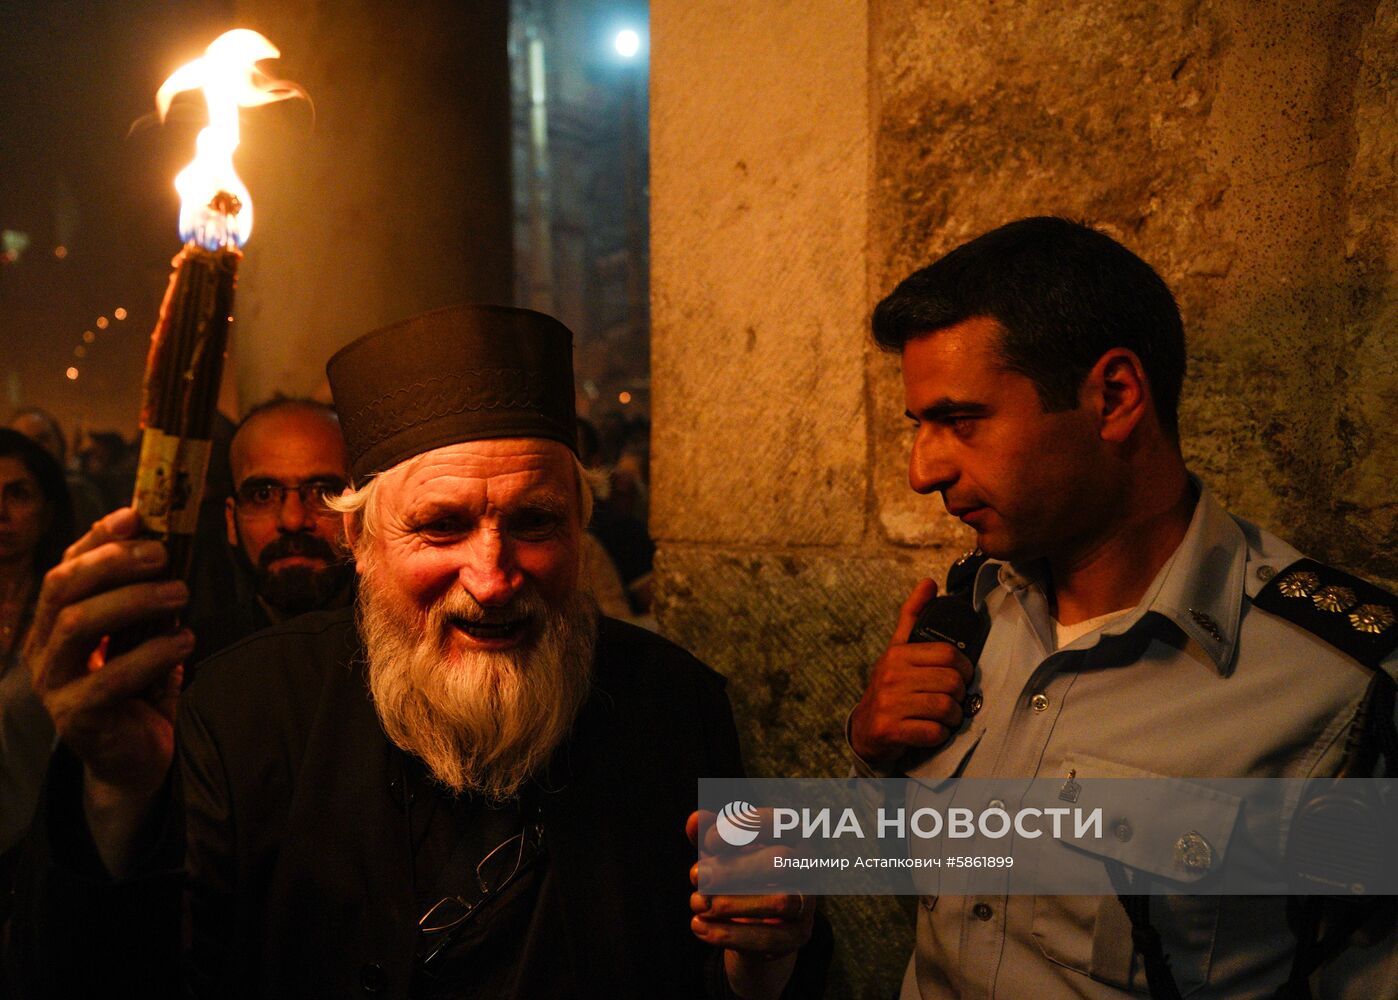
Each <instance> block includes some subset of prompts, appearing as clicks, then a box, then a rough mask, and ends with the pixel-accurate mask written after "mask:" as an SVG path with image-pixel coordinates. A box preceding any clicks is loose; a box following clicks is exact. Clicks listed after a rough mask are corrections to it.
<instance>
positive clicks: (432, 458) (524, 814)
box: [15, 306, 821, 1000]
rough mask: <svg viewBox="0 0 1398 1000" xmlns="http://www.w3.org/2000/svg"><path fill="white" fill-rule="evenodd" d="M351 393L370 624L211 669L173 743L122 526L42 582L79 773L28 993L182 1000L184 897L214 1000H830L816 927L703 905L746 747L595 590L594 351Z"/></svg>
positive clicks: (687, 665)
mask: <svg viewBox="0 0 1398 1000" xmlns="http://www.w3.org/2000/svg"><path fill="white" fill-rule="evenodd" d="M329 373H330V380H331V385H332V387H333V390H334V394H335V398H336V402H337V405H338V410H339V412H340V414H341V418H342V420H343V422H344V428H345V438H346V441H347V444H348V453H349V468H350V472H351V478H352V480H353V485H354V487H355V490H354V492H353V493H350V494H347V495H346V497H345V498H344V499H343V500H341V501H337V502H336V504H335V507H336V508H337V509H338V510H340V511H342V512H343V513H344V515H345V525H346V529H347V537H348V542H349V544H350V546H351V548H352V549H353V551H354V554H355V557H356V568H357V572H358V575H359V580H360V584H359V590H358V597H357V599H356V602H355V608H354V609H353V611H351V609H349V608H345V609H341V610H338V611H332V612H327V613H321V614H315V615H304V616H301V617H300V618H297V619H296V620H294V621H291V622H288V623H286V624H284V625H282V626H280V627H278V628H274V629H272V630H270V631H267V632H263V633H261V634H259V635H257V636H254V637H252V638H250V639H248V640H246V641H244V642H241V643H239V644H237V645H235V646H234V647H232V648H231V649H229V650H227V651H225V652H224V653H222V654H220V655H218V656H216V657H214V658H213V659H212V660H210V661H209V662H208V663H207V664H205V665H204V666H203V667H202V668H201V671H200V674H199V677H198V678H197V679H196V680H195V682H194V683H193V684H192V685H191V686H190V688H189V689H188V691H187V692H185V694H183V695H182V696H181V697H180V704H179V714H178V719H177V721H176V718H175V711H174V708H175V705H174V700H175V693H176V691H177V689H178V685H177V681H176V680H175V679H174V678H175V675H176V674H177V671H176V670H175V669H174V668H175V665H176V664H178V663H179V662H180V661H181V659H182V658H184V657H186V656H188V654H189V651H190V649H191V648H192V642H193V640H192V638H191V637H190V636H189V635H188V633H178V634H175V635H168V636H163V637H160V638H156V639H152V640H149V641H148V642H146V643H144V644H143V645H142V646H140V647H138V648H137V649H135V650H133V651H132V652H130V653H126V654H123V655H121V656H115V657H113V658H112V659H110V660H106V661H103V660H102V654H101V641H102V636H103V635H104V634H107V633H109V632H110V631H112V630H113V629H115V628H118V627H120V626H122V625H124V624H129V623H131V622H132V621H135V620H140V619H142V618H149V617H154V616H155V615H157V614H168V613H169V609H171V608H173V607H177V606H179V605H181V604H182V603H183V602H184V600H185V596H186V595H185V594H184V592H183V588H182V587H181V586H180V585H178V584H176V585H169V584H163V583H158V582H149V581H150V578H151V577H153V576H154V575H155V574H156V572H157V570H158V568H159V566H160V565H161V564H162V562H163V556H162V554H161V553H160V551H159V546H154V547H152V546H151V545H150V544H149V543H142V542H139V541H135V540H134V539H133V538H132V535H133V533H134V523H133V519H132V518H131V517H130V515H129V512H120V513H118V514H115V515H111V516H110V517H108V518H107V519H105V520H104V521H102V522H100V523H99V524H98V525H97V526H96V527H95V528H94V530H93V531H92V532H91V533H89V534H88V535H87V536H85V538H84V539H83V540H81V541H80V542H79V543H77V544H76V545H75V546H73V548H72V549H70V551H69V557H68V559H67V560H66V562H65V563H64V564H63V566H62V567H60V569H58V570H56V571H55V572H54V573H52V574H50V575H49V577H48V579H47V580H46V583H45V587H44V590H43V593H42V595H41V599H40V607H39V610H38V612H37V613H36V620H35V629H34V631H35V634H36V637H37V638H36V640H35V641H34V642H32V643H31V645H30V647H29V656H30V659H31V666H32V668H33V672H34V678H35V687H36V689H37V690H39V692H40V693H41V695H42V696H43V697H44V699H45V704H46V707H48V708H49V710H50V712H51V713H52V714H53V715H54V716H55V723H56V728H57V729H58V731H59V733H60V736H61V739H62V741H63V743H64V750H63V751H62V752H60V754H59V757H58V762H57V763H56V764H55V766H54V768H53V770H52V772H51V780H50V806H49V808H48V809H46V810H44V818H43V819H42V820H41V822H42V823H45V824H47V826H46V829H45V842H47V843H49V844H50V845H51V846H52V851H53V854H54V858H53V863H50V864H49V865H47V866H46V867H45V869H44V876H43V877H44V879H45V881H46V883H47V886H46V888H47V891H46V892H45V891H44V890H45V887H42V886H41V887H40V890H39V892H38V893H37V894H36V895H37V897H38V900H39V905H38V906H37V907H33V908H31V911H30V912H29V913H28V914H27V915H26V916H25V919H24V921H23V923H22V924H21V923H19V922H17V923H16V930H17V931H19V933H20V940H19V941H18V942H17V947H16V949H15V950H16V953H17V954H18V956H19V958H20V963H19V964H20V965H22V966H23V967H24V969H25V970H26V978H25V981H24V983H23V987H24V989H23V990H22V992H25V991H27V992H25V995H28V996H49V995H88V994H87V993H86V992H85V991H87V990H89V989H95V988H96V987H98V986H99V985H101V986H103V987H105V989H104V990H103V992H105V993H107V994H108V995H110V994H111V992H112V989H113V983H114V982H116V983H118V986H117V987H116V992H120V987H121V986H125V985H126V984H127V982H129V981H130V980H132V979H135V980H136V983H135V984H133V992H140V993H141V995H160V994H161V993H162V992H166V991H168V990H169V988H170V986H171V983H170V982H169V977H168V976H166V977H163V978H162V977H160V976H159V975H156V974H153V973H157V972H158V971H159V970H160V969H161V968H162V967H164V968H167V969H168V967H169V962H170V956H171V955H172V954H173V953H174V952H175V950H176V942H178V940H179V938H180V935H179V929H178V921H177V920H175V919H173V913H174V912H175V911H176V910H177V907H175V906H173V905H172V902H171V900H172V899H173V898H175V896H176V895H177V894H178V892H179V890H180V888H181V877H180V876H181V875H182V876H183V889H184V892H185V896H186V899H187V902H188V909H187V912H188V916H189V920H188V931H189V933H188V937H187V942H188V948H187V958H188V962H189V973H188V975H187V977H186V986H188V987H190V988H191V991H192V992H193V994H194V995H200V996H203V995H218V996H240V997H250V996H335V997H344V996H357V995H362V994H372V995H383V996H412V997H438V996H441V997H448V996H449V997H468V996H469V997H490V998H520V1000H525V998H528V1000H544V998H563V997H596V998H599V1000H600V998H612V997H676V998H684V997H694V998H699V997H721V998H727V997H730V996H732V995H734V994H735V993H736V995H738V996H740V997H745V998H749V1000H758V998H763V997H766V998H775V997H777V996H779V995H782V993H783V988H785V990H786V992H785V996H787V997H791V998H795V997H810V996H818V995H819V993H820V989H821V987H820V984H819V980H820V978H821V974H820V970H819V968H818V966H819V963H812V962H810V961H806V962H797V960H796V957H795V955H796V952H797V950H798V949H799V948H800V947H801V946H802V945H803V943H804V942H805V941H806V940H807V938H808V937H809V936H810V934H811V931H812V920H813V912H812V910H813V908H812V907H811V906H810V901H808V900H807V899H806V898H804V897H800V896H783V895H774V896H764V897H704V896H700V895H698V894H693V895H691V884H692V883H691V879H692V878H693V875H692V870H691V869H692V866H693V865H694V862H695V850H694V847H693V846H692V843H691V841H690V839H689V837H690V836H692V834H691V833H689V832H688V830H687V820H688V823H689V827H690V828H692V826H693V822H694V821H693V818H692V817H691V816H690V813H691V812H692V810H693V808H694V804H695V799H696V792H697V787H696V782H697V779H698V778H700V777H733V776H736V775H737V774H738V773H739V771H740V768H741V763H740V760H739V756H738V746H737V735H736V733H735V731H734V726H733V720H732V716H731V713H730V710H729V706H728V700H727V696H726V695H725V694H724V691H723V681H722V678H721V677H719V676H718V675H717V674H715V673H713V672H712V671H711V670H709V669H708V668H707V667H705V666H703V665H702V664H700V663H699V662H698V661H697V660H695V659H694V658H693V657H691V656H690V655H689V654H687V653H685V652H684V651H683V650H681V649H679V648H678V647H676V646H674V645H672V644H670V643H668V642H666V641H665V640H663V639H661V638H660V637H658V636H656V635H654V634H652V633H649V632H645V631H643V630H639V629H636V628H633V627H631V626H628V625H625V624H623V623H621V622H617V621H614V620H610V619H605V618H600V619H599V616H598V614H597V612H596V608H595V605H594V604H593V603H592V602H591V601H590V599H589V598H588V597H587V596H586V595H585V594H583V593H582V592H581V590H580V588H579V586H578V565H579V549H580V544H581V536H582V533H583V531H584V527H585V525H586V523H587V519H588V508H589V506H590V502H591V497H590V494H589V491H588V487H587V480H586V478H585V476H584V475H583V474H582V469H581V467H580V465H579V464H578V462H577V458H576V451H575V449H576V428H575V416H574V409H573V383H572V362H571V334H570V333H569V331H568V330H567V329H566V328H565V327H564V326H562V324H560V323H558V322H557V321H556V320H553V319H551V318H549V317H547V316H543V315H541V314H539V313H533V312H528V311H526V310H517V309H507V308H503V307H486V306H479V307H472V306H463V307H457V308H453V309H446V310H440V311H438V312H435V313H429V314H426V315H424V316H420V317H416V318H415V319H412V320H408V321H405V322H403V323H400V324H396V325H394V326H392V327H389V328H387V329H384V330H381V331H378V332H377V333H373V334H369V335H368V336H366V337H363V338H361V339H360V340H358V341H356V342H355V343H353V344H351V345H350V346H349V347H347V348H345V349H344V350H343V351H341V352H340V353H339V354H337V355H336V356H335V357H334V358H332V359H331V362H330V365H329ZM242 471H243V473H244V475H243V476H241V477H240V480H239V482H240V485H244V486H245V485H247V481H248V478H249V477H248V475H247V473H248V470H247V469H246V468H245V469H243V470H242ZM264 478H265V479H267V480H277V481H278V482H280V483H281V484H282V486H283V487H284V489H283V492H284V494H285V496H284V503H285V505H284V506H283V513H285V509H286V506H289V505H292V504H297V505H299V504H300V502H301V498H300V496H293V495H292V491H291V489H290V486H291V485H296V483H295V482H294V481H290V480H282V479H279V478H278V476H277V475H273V474H270V473H269V474H268V475H267V476H266V477H264ZM267 488H268V490H269V494H270V492H271V488H270V487H267ZM253 499H257V498H256V496H254V497H253ZM268 544H269V545H272V544H275V542H270V541H269V542H268ZM94 663H100V664H101V666H100V669H98V670H96V671H93V670H91V669H90V666H91V665H92V664H94ZM172 730H173V744H174V745H173V751H172V747H171V743H172ZM172 756H173V757H174V760H175V768H174V771H175V775H176V778H177V780H178V794H177V795H176V796H174V797H173V798H172V797H171V796H170V795H169V793H168V786H167V783H166V782H167V774H168V772H169V771H170V770H171V767H170V762H171V758H172ZM79 803H81V804H79ZM162 820H165V821H164V822H162ZM181 825H182V827H183V831H182V832H183V836H182V838H181V837H180V836H179V835H178V833H177V831H179V830H180V827H181ZM75 831H79V832H80V833H81V834H82V835H78V834H77V833H75ZM87 833H90V835H91V836H90V838H89V837H88V836H86V834H87ZM181 841H182V842H181ZM181 854H182V855H183V865H182V866H181V865H180V864H179V863H178V861H177V858H178V857H179V856H180V855H181ZM181 867H182V868H183V871H182V873H180V872H179V871H178V870H179V869H180V868H181ZM172 869H174V870H172ZM112 876H115V880H113V878H112ZM75 941H76V942H82V948H83V954H84V956H85V957H86V958H87V961H86V962H85V963H83V964H81V965H79V964H76V963H73V962H72V961H71V960H68V958H67V956H68V955H69V954H70V953H71V950H72V948H73V943H74V942H75ZM94 970H95V972H94ZM142 974H146V975H150V976H151V979H152V980H154V981H155V986H154V988H152V986H151V985H150V984H149V983H141V982H140V977H141V975H142ZM74 978H76V979H77V980H78V982H76V983H75V982H74V981H73V980H74Z"/></svg>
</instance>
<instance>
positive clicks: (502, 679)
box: [358, 564, 597, 801]
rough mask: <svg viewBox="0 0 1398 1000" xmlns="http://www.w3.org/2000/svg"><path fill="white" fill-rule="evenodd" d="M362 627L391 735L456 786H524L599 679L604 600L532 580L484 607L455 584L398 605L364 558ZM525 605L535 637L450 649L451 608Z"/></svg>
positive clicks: (465, 612)
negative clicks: (410, 606) (429, 602)
mask: <svg viewBox="0 0 1398 1000" xmlns="http://www.w3.org/2000/svg"><path fill="white" fill-rule="evenodd" d="M360 569H361V573H363V579H362V581H361V586H360V589H359V611H358V614H359V629H360V634H361V635H362V636H363V638H364V646H365V650H366V652H367V655H368V660H369V689H370V693H371V695H372V696H373V701H374V708H375V710H376V711H377V712H378V716H379V722H380V724H381V725H382V726H383V729H384V732H385V733H386V734H387V735H388V738H389V739H390V740H392V741H393V742H394V743H395V744H396V745H397V746H399V747H400V748H402V749H403V750H406V751H407V752H408V753H411V754H413V755H414V756H416V757H418V758H420V759H421V760H422V762H423V763H424V764H426V765H427V769H428V770H429V771H430V772H431V774H432V776H433V777H434V778H436V780H437V781H439V782H441V783H442V784H443V785H445V786H446V787H448V788H450V789H452V790H453V791H455V792H457V793H458V794H459V793H461V792H465V791H472V792H476V793H478V794H481V795H484V796H485V797H487V798H489V799H491V800H494V801H504V800H506V799H510V798H513V797H514V796H515V795H516V794H518V792H519V789H520V787H521V786H522V785H523V784H524V783H525V782H526V781H528V780H529V779H530V778H531V777H533V776H534V775H535V774H537V773H538V772H539V771H540V770H541V769H542V768H543V767H544V765H545V764H547V763H548V760H549V757H550V756H551V755H552V754H553V751H554V750H555V749H557V747H558V746H559V744H560V743H562V742H563V740H564V738H565V737H566V736H567V735H568V732H569V730H570V729H571V728H572V725H573V721H574V719H575V718H576V717H577V714H578V711H579V710H580V709H581V708H582V705H583V702H584V701H585V700H586V698H587V693H588V688H589V686H590V684H591V681H592V657H593V648H594V644H595V641H596V638H597V609H596V605H595V603H594V602H593V600H592V598H591V597H589V596H587V595H585V594H582V593H581V592H578V593H574V594H573V596H572V597H570V598H569V599H568V600H567V601H566V602H565V603H564V604H563V605H562V606H561V607H557V608H551V607H549V606H548V605H546V604H545V603H544V602H543V600H542V599H541V598H539V597H538V595H537V594H535V593H533V592H527V593H521V594H520V595H519V596H518V597H516V599H515V600H514V601H513V602H512V603H511V604H510V606H509V608H508V609H503V611H502V609H489V610H487V609H484V608H482V607H481V605H480V604H478V603H477V602H476V601H475V600H474V599H473V598H472V597H471V596H470V595H469V594H466V593H465V592H463V591H460V590H452V591H449V592H448V593H447V594H446V595H445V596H444V597H443V598H442V599H441V600H440V601H438V602H437V603H436V604H435V605H433V607H431V608H430V609H428V611H427V612H426V613H425V614H424V613H422V612H420V611H410V612H408V613H404V611H403V610H401V609H398V608H395V607H393V606H391V602H390V600H388V599H386V598H385V596H384V595H383V594H382V593H381V592H380V588H379V587H378V586H376V582H375V580H374V576H373V573H372V572H371V571H367V570H368V567H365V566H363V565H362V564H361V567H360ZM521 616H524V617H527V618H528V619H529V620H530V622H531V626H530V628H531V632H532V636H533V638H532V640H531V641H529V642H528V643H527V644H526V645H523V646H520V647H517V648H515V649H510V650H498V651H497V650H471V651H467V652H464V653H463V652H457V651H452V650H451V648H450V645H449V643H450V633H451V631H452V626H451V624H450V623H449V621H450V619H451V618H465V619H469V620H477V621H479V620H482V619H485V620H488V621H490V620H494V621H499V620H505V619H517V618H519V617H521Z"/></svg>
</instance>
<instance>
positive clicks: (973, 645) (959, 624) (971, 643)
mask: <svg viewBox="0 0 1398 1000" xmlns="http://www.w3.org/2000/svg"><path fill="white" fill-rule="evenodd" d="M989 632H990V622H988V621H987V620H986V619H985V618H984V617H983V616H982V615H981V613H980V612H979V611H977V610H976V608H975V605H973V604H972V603H971V602H970V601H968V600H967V599H966V598H964V597H958V596H955V595H943V596H941V597H934V598H932V600H930V601H928V602H927V603H926V604H924V605H923V606H922V610H921V611H919V612H918V614H917V620H916V621H915V622H913V630H912V631H911V632H910V633H909V634H908V641H909V642H949V643H951V644H952V645H953V646H955V647H956V648H957V649H959V650H960V651H961V652H962V653H964V654H966V659H968V660H970V661H971V662H972V663H973V664H974V663H975V662H976V661H977V660H979V659H980V655H981V650H982V649H983V648H984V647H985V637H986V635H987V634H988V633H989Z"/></svg>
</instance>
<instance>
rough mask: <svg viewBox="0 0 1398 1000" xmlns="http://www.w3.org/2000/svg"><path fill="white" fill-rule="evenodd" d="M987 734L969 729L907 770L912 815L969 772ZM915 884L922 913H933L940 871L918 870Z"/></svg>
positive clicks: (909, 808)
mask: <svg viewBox="0 0 1398 1000" xmlns="http://www.w3.org/2000/svg"><path fill="white" fill-rule="evenodd" d="M984 735H985V727H984V726H975V727H971V726H968V727H966V728H964V729H962V730H961V731H960V732H958V733H956V734H955V735H954V736H952V738H951V739H949V740H948V741H947V742H945V743H943V744H942V745H941V746H940V747H938V748H937V749H936V750H935V751H933V753H932V755H931V756H930V757H928V758H926V759H925V760H922V761H919V762H918V763H917V764H916V765H914V766H913V767H911V768H909V769H908V771H907V777H908V784H907V788H906V795H907V803H906V805H907V810H908V812H909V813H912V812H914V811H916V810H917V809H919V808H921V807H922V806H923V805H925V804H934V805H935V804H937V803H940V802H941V799H940V798H938V796H940V795H942V794H943V793H945V792H946V790H947V789H948V788H950V787H951V786H950V785H949V784H948V782H950V781H951V780H952V779H954V778H959V777H961V775H962V772H964V771H965V770H966V763H967V762H968V761H969V760H970V759H971V754H973V753H974V752H975V750H976V745H977V744H978V743H980V741H981V737H982V736H984ZM923 789H928V790H930V792H931V802H927V801H924V800H925V799H926V798H927V794H926V793H925V792H924V791H923ZM913 884H914V886H915V887H916V889H917V895H918V897H919V900H920V903H921V907H922V912H924V914H925V913H931V912H932V910H933V908H934V907H935V906H936V905H937V897H938V895H939V894H940V892H941V869H940V868H919V869H916V870H915V871H914V873H913Z"/></svg>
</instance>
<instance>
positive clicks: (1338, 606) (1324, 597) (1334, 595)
mask: <svg viewBox="0 0 1398 1000" xmlns="http://www.w3.org/2000/svg"><path fill="white" fill-rule="evenodd" d="M1311 600H1312V601H1314V602H1315V606H1316V607H1317V608H1319V609H1320V610H1321V611H1348V610H1349V609H1350V608H1352V607H1354V605H1355V602H1357V601H1358V600H1359V598H1357V597H1355V596H1354V591H1352V590H1350V589H1349V588H1348V587H1338V586H1329V587H1321V588H1320V589H1319V590H1317V591H1316V592H1315V595H1314V596H1313V597H1312V598H1311Z"/></svg>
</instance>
